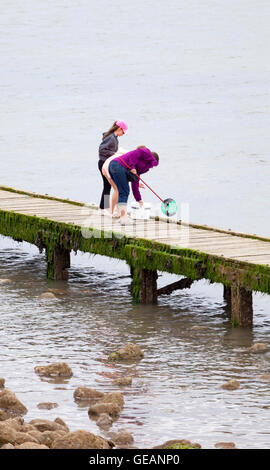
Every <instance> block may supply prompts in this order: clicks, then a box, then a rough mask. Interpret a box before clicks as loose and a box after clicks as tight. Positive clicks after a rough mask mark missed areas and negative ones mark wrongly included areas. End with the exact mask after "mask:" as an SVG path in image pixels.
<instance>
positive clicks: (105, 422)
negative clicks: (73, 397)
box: [96, 413, 113, 431]
mask: <svg viewBox="0 0 270 470" xmlns="http://www.w3.org/2000/svg"><path fill="white" fill-rule="evenodd" d="M96 424H97V426H99V427H100V428H101V429H104V431H106V430H108V429H109V428H110V427H111V426H112V424H113V419H112V418H111V416H109V415H108V414H107V413H101V415H100V416H99V418H98V419H97V421H96Z"/></svg>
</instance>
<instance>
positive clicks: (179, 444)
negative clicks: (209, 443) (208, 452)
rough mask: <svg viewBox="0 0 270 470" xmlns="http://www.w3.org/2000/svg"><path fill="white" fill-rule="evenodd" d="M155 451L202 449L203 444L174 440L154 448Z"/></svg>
mask: <svg viewBox="0 0 270 470" xmlns="http://www.w3.org/2000/svg"><path fill="white" fill-rule="evenodd" d="M153 449H201V444H198V443H196V442H195V443H192V442H190V441H189V440H187V439H172V440H170V441H166V442H164V444H161V445H159V446H156V447H153Z"/></svg>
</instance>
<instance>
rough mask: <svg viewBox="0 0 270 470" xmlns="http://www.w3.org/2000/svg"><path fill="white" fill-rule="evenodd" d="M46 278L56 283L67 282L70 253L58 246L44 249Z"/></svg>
mask: <svg viewBox="0 0 270 470" xmlns="http://www.w3.org/2000/svg"><path fill="white" fill-rule="evenodd" d="M46 257H47V277H48V278H49V279H54V280H56V281H67V279H68V271H67V268H70V251H69V250H67V249H66V248H62V247H59V246H56V247H54V248H53V249H52V250H48V249H46Z"/></svg>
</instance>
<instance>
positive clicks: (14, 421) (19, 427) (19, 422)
mask: <svg viewBox="0 0 270 470" xmlns="http://www.w3.org/2000/svg"><path fill="white" fill-rule="evenodd" d="M5 426H9V427H11V428H13V429H15V431H23V432H27V430H26V429H24V427H25V424H24V419H23V418H22V417H21V416H17V417H16V418H9V419H7V420H6V421H5Z"/></svg>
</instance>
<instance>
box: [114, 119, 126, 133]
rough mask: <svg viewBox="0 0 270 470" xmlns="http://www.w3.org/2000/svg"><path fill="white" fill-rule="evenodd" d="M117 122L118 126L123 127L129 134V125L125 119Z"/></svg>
mask: <svg viewBox="0 0 270 470" xmlns="http://www.w3.org/2000/svg"><path fill="white" fill-rule="evenodd" d="M116 124H117V126H119V127H121V129H122V130H123V132H124V134H127V133H128V131H127V130H128V126H127V124H126V123H125V121H116Z"/></svg>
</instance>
